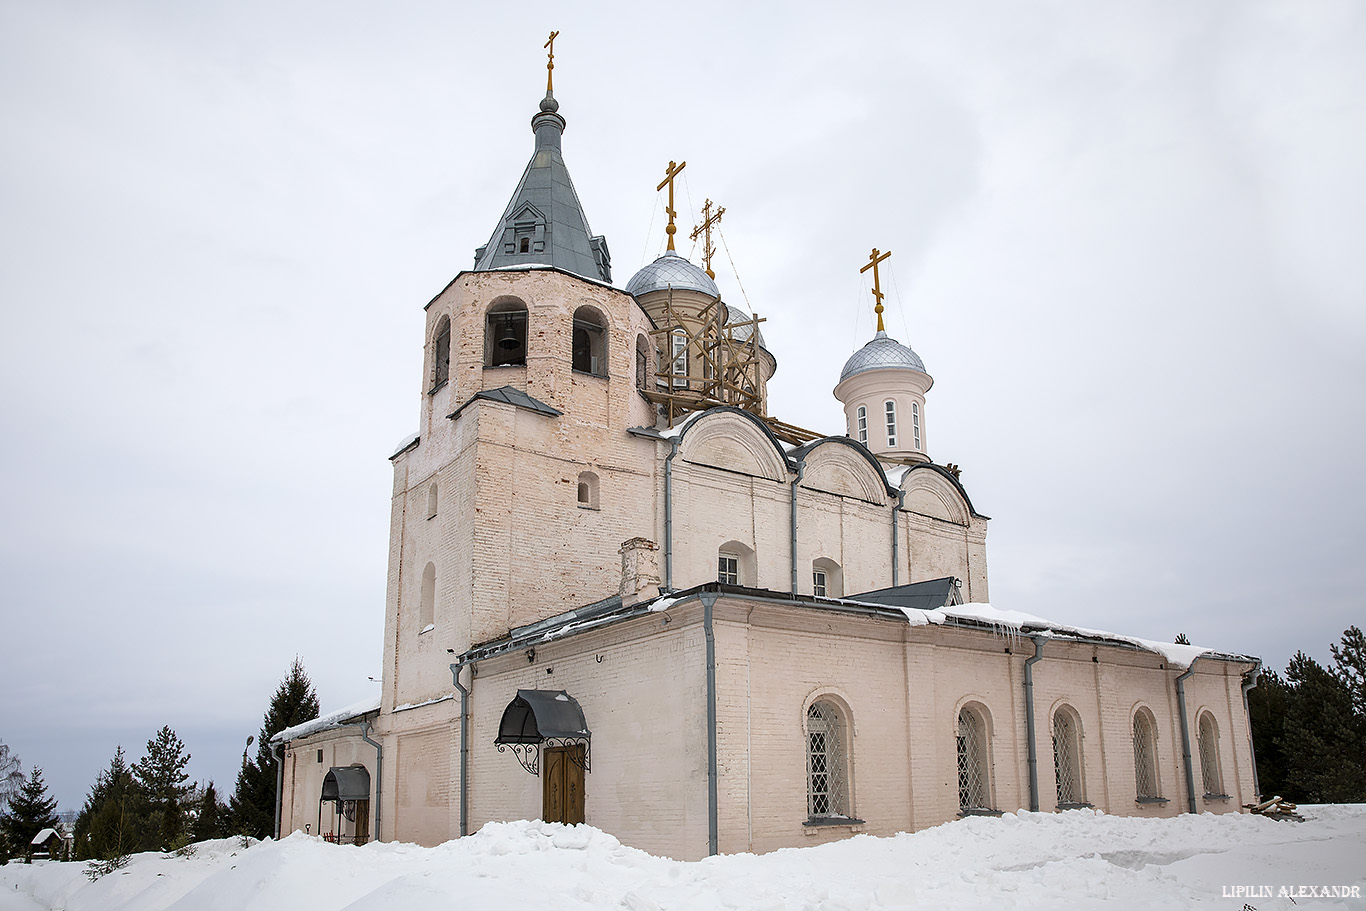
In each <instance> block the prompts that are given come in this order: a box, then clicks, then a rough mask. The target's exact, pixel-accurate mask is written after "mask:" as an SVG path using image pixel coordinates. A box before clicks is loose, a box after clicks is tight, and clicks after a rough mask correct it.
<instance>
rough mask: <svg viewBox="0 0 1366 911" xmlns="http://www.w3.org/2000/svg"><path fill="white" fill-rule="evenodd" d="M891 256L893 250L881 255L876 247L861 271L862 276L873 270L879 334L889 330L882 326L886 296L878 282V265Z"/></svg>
mask: <svg viewBox="0 0 1366 911" xmlns="http://www.w3.org/2000/svg"><path fill="white" fill-rule="evenodd" d="M891 255H892V251H891V250H888V251H887V252H886V253H880V252H879V251H878V248H877V247H874V248H873V252H872V253H871V254H869V256H868V263H867V264H866V265H865V266H864V267H863V268H862V269H860V270H859V274H860V275H861V274H863V273H864V272H867V271H868V270H869V269H872V270H873V300H875V301H877V306H875V307H873V312H874V313H876V314H877V331H878V332H886V331H887V330H886V329H884V328H883V326H882V298H883V296H884V295H883V293H882V284H881V283H880V282H879V281H878V276H877V264H878V263H880V262H882V261H883V260H884V259H886V258H887V257H889V256H891Z"/></svg>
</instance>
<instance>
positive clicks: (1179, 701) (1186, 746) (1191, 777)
mask: <svg viewBox="0 0 1366 911" xmlns="http://www.w3.org/2000/svg"><path fill="white" fill-rule="evenodd" d="M1199 660H1200V656H1199V655H1196V656H1195V657H1194V658H1192V659H1191V664H1190V667H1188V668H1186V672H1185V673H1184V674H1182V675H1181V676H1180V677H1177V678H1176V705H1177V708H1179V709H1180V710H1181V761H1182V762H1183V763H1185V766H1186V801H1187V803H1188V804H1189V806H1190V812H1191V813H1199V812H1200V811H1199V809H1197V808H1196V806H1195V767H1194V766H1193V765H1192V764H1191V731H1190V722H1189V720H1188V719H1187V718H1186V678H1187V677H1189V676H1190V675H1191V674H1194V673H1195V662H1197V661H1199Z"/></svg>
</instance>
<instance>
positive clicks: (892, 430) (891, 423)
mask: <svg viewBox="0 0 1366 911" xmlns="http://www.w3.org/2000/svg"><path fill="white" fill-rule="evenodd" d="M882 407H883V408H884V409H885V410H886V412H887V448H889V449H895V448H896V402H893V401H892V400H891V399H888V400H887V401H885V402H883V403H882Z"/></svg>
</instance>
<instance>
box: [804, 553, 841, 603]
mask: <svg viewBox="0 0 1366 911" xmlns="http://www.w3.org/2000/svg"><path fill="white" fill-rule="evenodd" d="M811 591H812V593H813V594H814V595H815V596H816V597H817V598H842V597H844V579H843V578H842V574H841V572H840V565H839V564H838V563H836V562H835V561H834V560H831V559H830V558H829V557H819V558H817V559H815V560H812V561H811Z"/></svg>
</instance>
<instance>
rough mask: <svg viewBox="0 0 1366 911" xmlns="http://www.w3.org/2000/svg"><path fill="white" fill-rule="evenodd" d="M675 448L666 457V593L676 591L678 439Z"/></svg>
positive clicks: (675, 440)
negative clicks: (676, 465)
mask: <svg viewBox="0 0 1366 911" xmlns="http://www.w3.org/2000/svg"><path fill="white" fill-rule="evenodd" d="M669 442H670V443H671V444H672V445H673V448H672V449H671V450H669V454H668V455H667V456H665V457H664V593H665V594H667V593H669V592H672V591H673V590H674V456H676V455H678V437H676V436H675V437H672V438H670V440H669Z"/></svg>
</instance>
